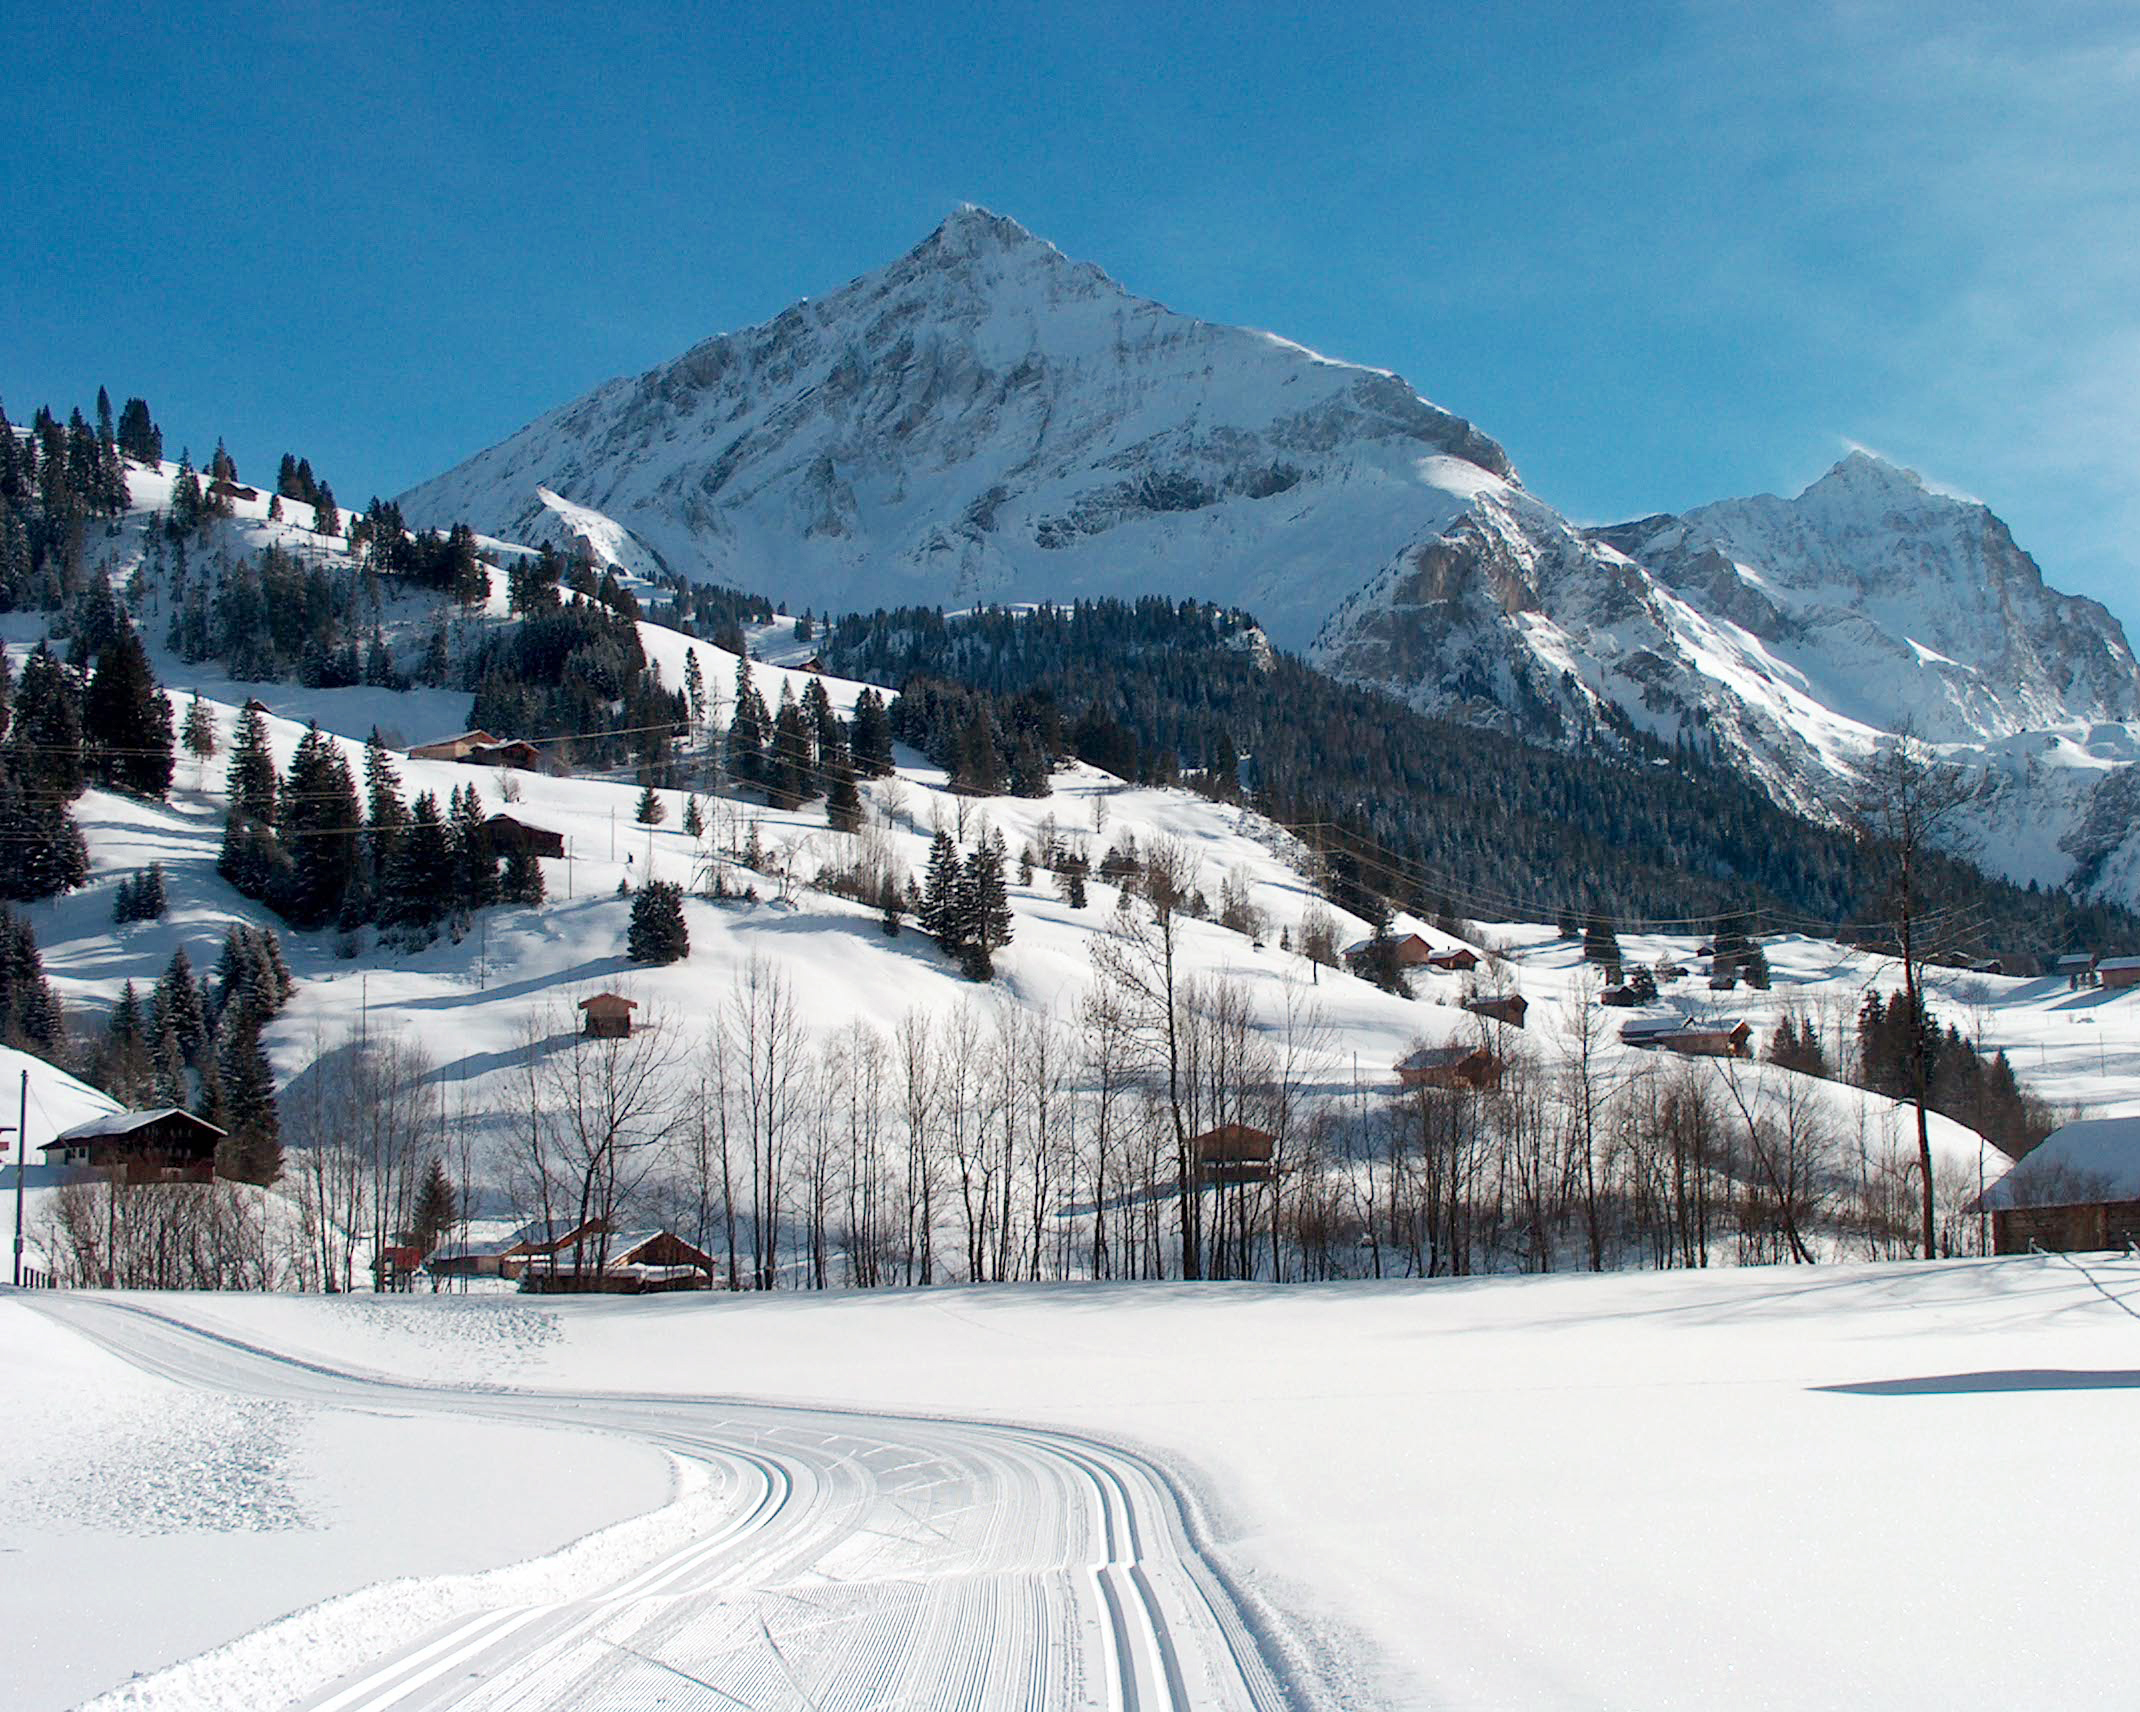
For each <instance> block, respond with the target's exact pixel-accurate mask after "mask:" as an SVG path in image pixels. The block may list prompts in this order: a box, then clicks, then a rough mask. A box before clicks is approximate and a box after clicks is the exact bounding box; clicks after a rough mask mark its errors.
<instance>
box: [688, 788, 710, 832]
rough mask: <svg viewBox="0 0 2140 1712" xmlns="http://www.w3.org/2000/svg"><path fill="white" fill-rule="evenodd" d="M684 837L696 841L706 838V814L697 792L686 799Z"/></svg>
mask: <svg viewBox="0 0 2140 1712" xmlns="http://www.w3.org/2000/svg"><path fill="white" fill-rule="evenodd" d="M684 836H685V837H687V838H694V839H696V838H704V837H705V836H706V814H705V811H704V810H703V809H701V808H700V807H699V805H698V796H697V793H695V792H694V793H692V794H691V795H689V796H686V797H685V798H684Z"/></svg>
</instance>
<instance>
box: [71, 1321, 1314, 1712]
mask: <svg viewBox="0 0 2140 1712" xmlns="http://www.w3.org/2000/svg"><path fill="white" fill-rule="evenodd" d="M34 1305H35V1306H37V1307H38V1308H40V1309H41V1310H43V1311H44V1312H46V1313H47V1314H49V1315H51V1316H52V1317H53V1318H55V1319H57V1320H59V1321H60V1322H61V1323H63V1324H65V1325H67V1326H69V1327H71V1328H72V1329H74V1330H75V1331H77V1332H79V1333H80V1334H82V1335H83V1336H86V1337H88V1338H91V1339H93V1340H94V1341H96V1342H97V1343H99V1344H101V1345H103V1346H104V1347H105V1348H107V1349H109V1350H111V1351H113V1352H114V1353H115V1354H118V1355H120V1356H121V1357H123V1358H125V1359H126V1360H129V1361H131V1362H133V1363H135V1364H136V1365H137V1366H140V1367H142V1368H145V1369H147V1370H148V1371H150V1372H152V1373H156V1374H160V1375H162V1376H164V1377H166V1378H170V1379H174V1380H177V1381H180V1382H182V1383H187V1384H192V1385H198V1386H204V1387H211V1388H216V1389H221V1390H225V1391H230V1392H235V1393H241V1394H248V1395H255V1396H267V1397H274V1398H284V1399H290V1400H300V1401H303V1402H307V1403H312V1404H320V1405H329V1406H340V1407H351V1408H370V1409H377V1408H382V1407H386V1408H393V1409H409V1410H441V1411H448V1412H452V1413H455V1414H460V1415H467V1416H475V1417H479V1418H484V1419H492V1420H499V1421H512V1422H519V1423H530V1422H533V1423H545V1424H549V1425H557V1426H569V1427H571V1428H574V1429H579V1430H592V1431H598V1432H610V1433H617V1434H623V1435H627V1436H630V1437H634V1438H638V1439H641V1440H643V1441H645V1442H647V1443H649V1444H652V1445H655V1446H658V1447H660V1448H662V1449H665V1450H668V1451H670V1452H672V1453H674V1454H675V1455H677V1456H680V1457H685V1458H690V1459H695V1460H698V1461H700V1462H703V1463H705V1464H707V1465H709V1466H710V1468H711V1469H712V1470H713V1471H714V1472H715V1474H716V1475H717V1477H719V1478H721V1479H723V1480H724V1481H726V1482H728V1483H729V1488H730V1490H732V1491H734V1492H736V1493H737V1494H738V1498H739V1502H738V1503H737V1504H736V1505H735V1506H734V1507H733V1508H732V1509H731V1511H730V1514H729V1517H728V1519H727V1521H726V1522H725V1523H724V1524H723V1525H722V1526H721V1527H720V1528H718V1529H717V1530H716V1531H714V1532H713V1533H711V1534H709V1535H707V1536H706V1537H704V1538H700V1539H696V1540H693V1541H691V1542H690V1543H689V1544H687V1545H685V1546H683V1547H682V1548H680V1549H678V1550H675V1551H673V1552H671V1553H670V1554H669V1555H667V1556H666V1557H663V1558H661V1559H659V1560H658V1561H656V1562H654V1563H651V1564H647V1565H644V1566H642V1567H640V1568H639V1569H638V1570H637V1571H636V1572H635V1573H633V1574H631V1575H629V1576H627V1577H625V1578H624V1579H622V1580H620V1581H617V1582H616V1583H614V1584H613V1585H610V1586H606V1587H590V1588H587V1589H585V1590H584V1591H582V1592H581V1593H580V1594H579V1595H578V1596H576V1597H574V1598H572V1599H570V1600H567V1601H561V1602H555V1603H542V1604H529V1605H520V1606H505V1607H501V1608H496V1609H492V1610H487V1611H483V1612H480V1613H477V1614H474V1615H472V1616H468V1617H464V1618H460V1619H456V1620H455V1621H452V1622H449V1623H446V1624H444V1625H442V1626H441V1627H440V1628H439V1629H437V1630H435V1631H433V1632H431V1633H429V1634H422V1635H404V1636H381V1637H380V1642H381V1647H380V1654H379V1656H378V1657H377V1658H375V1659H374V1660H373V1661H372V1662H371V1663H369V1664H367V1665H365V1666H364V1667H362V1668H361V1669H359V1670H358V1671H356V1672H354V1673H352V1674H351V1675H349V1676H347V1677H345V1678H343V1679H342V1680H341V1681H339V1682H337V1683H334V1684H332V1685H329V1686H328V1687H326V1688H324V1689H323V1690H321V1691H320V1692H318V1693H317V1694H315V1695H313V1696H312V1697H311V1698H309V1699H307V1700H304V1701H301V1702H299V1703H298V1704H299V1705H300V1706H303V1707H305V1708H309V1709H310V1712H386V1709H388V1708H395V1709H398V1712H418V1709H428V1708H443V1707H454V1708H462V1709H478V1708H481V1709H488V1712H505V1709H508V1708H510V1709H515V1712H528V1709H534V1708H551V1707H572V1708H585V1709H589V1712H594V1709H605V1708H616V1709H625V1708H630V1709H634V1712H636V1709H639V1708H652V1707H692V1708H698V1707H706V1708H712V1707H752V1708H761V1709H766V1712H771V1709H774V1708H782V1709H784V1708H789V1707H805V1708H812V1709H815V1712H839V1709H854V1712H860V1709H862V1708H886V1709H889V1708H893V1707H929V1708H932V1709H934V1708H945V1709H952V1708H971V1709H974V1712H981V1709H986V1708H1002V1707H1019V1708H1029V1707H1030V1708H1041V1707H1066V1708H1068V1707H1078V1708H1083V1707H1105V1708H1111V1709H1113V1708H1119V1709H1121V1712H1189V1709H1190V1708H1192V1707H1193V1708H1199V1709H1201V1708H1207V1707H1209V1708H1247V1709H1250V1712H1277V1709H1279V1708H1284V1707H1290V1706H1302V1705H1313V1704H1317V1703H1319V1702H1321V1701H1322V1700H1323V1698H1324V1697H1323V1696H1322V1695H1320V1694H1318V1693H1316V1692H1315V1691H1314V1690H1313V1689H1312V1687H1310V1686H1309V1685H1307V1684H1304V1683H1301V1682H1299V1681H1296V1680H1293V1679H1292V1678H1291V1677H1290V1675H1289V1672H1288V1668H1287V1666H1286V1665H1285V1664H1284V1663H1283V1662H1282V1661H1281V1660H1280V1659H1279V1658H1278V1656H1277V1655H1276V1652H1275V1650H1274V1649H1273V1648H1272V1647H1271V1646H1270V1645H1269V1643H1268V1637H1266V1636H1263V1635H1261V1634H1259V1632H1258V1629H1257V1627H1256V1625H1255V1624H1254V1622H1253V1620H1252V1619H1251V1618H1250V1617H1249V1616H1248V1615H1247V1613H1246V1612H1245V1610H1244V1607H1243V1605H1242V1603H1241V1602H1240V1601H1239V1600H1238V1599H1237V1598H1236V1596H1235V1595H1234V1593H1233V1591H1232V1590H1231V1589H1229V1587H1228V1586H1227V1585H1226V1583H1225V1580H1224V1578H1223V1576H1222V1574H1221V1573H1220V1572H1219V1571H1218V1569H1217V1568H1216V1567H1215V1566H1214V1565H1212V1564H1211V1563H1210V1562H1209V1561H1208V1560H1207V1559H1206V1558H1205V1557H1204V1555H1203V1554H1202V1552H1201V1551H1200V1549H1199V1547H1198V1545H1197V1543H1196V1542H1195V1541H1194V1539H1193V1538H1192V1537H1191V1533H1190V1528H1189V1525H1188V1520H1187V1516H1186V1513H1185V1510H1184V1507H1183V1505H1182V1503H1181V1500H1180V1498H1179V1496H1178V1494H1177V1492H1176V1491H1175V1489H1174V1487H1173V1485H1172V1484H1171V1483H1170V1481H1169V1480H1168V1478H1167V1476H1166V1475H1165V1474H1164V1473H1162V1472H1161V1470H1159V1469H1158V1468H1157V1467H1156V1466H1154V1465H1153V1464H1151V1463H1149V1462H1147V1461H1146V1460H1144V1459H1143V1458H1141V1457H1139V1456H1136V1455H1134V1454H1132V1453H1130V1452H1127V1451H1125V1450H1123V1449H1122V1448H1120V1447H1118V1446H1115V1445H1111V1444H1107V1443H1104V1442H1101V1441H1097V1440H1092V1439H1087V1438H1083V1437H1080V1436H1077V1435H1074V1434H1069V1433H1063V1432H1058V1431H1051V1430H1042V1429H1037V1428H1026V1427H1017V1426H1011V1425H999V1424H983V1423H975V1422H964V1421H949V1420H933V1419H923V1418H908V1417H900V1416H886V1415H869V1414H861V1413H846V1412H843V1411H838V1410H831V1409H823V1408H788V1407H775V1406H770V1405H764V1404H756V1403H739V1402H730V1401H726V1400H722V1399H716V1398H707V1397H689V1396H651V1395H650V1396H627V1395H617V1394H608V1393H600V1392H586V1393H568V1392H558V1393H544V1392H533V1391H504V1390H482V1389H476V1388H473V1387H445V1386H427V1385H415V1384H409V1383H404V1382H402V1381H398V1380H394V1379H389V1378H384V1377H379V1376H374V1375H365V1374H358V1373H352V1372H345V1371H342V1370H339V1369H335V1368H331V1367H327V1366H323V1365H319V1364H315V1363H311V1362H306V1361H302V1360H298V1359H296V1358H293V1357H290V1356H286V1355H280V1354H277V1353H275V1352H273V1351H270V1350H266V1349H262V1348H259V1347H257V1346H254V1345H250V1344H246V1343H242V1342H239V1341H237V1340H235V1339H230V1338H225V1337H221V1336H218V1335H216V1334H214V1333H210V1332H207V1331H203V1330H200V1329H197V1328H194V1327H191V1326H188V1325H185V1324H183V1323H181V1322H179V1321H177V1320H174V1319H169V1318H166V1317H164V1316H163V1315H161V1314H158V1313H156V1312H155V1311H153V1310H151V1309H147V1308H143V1307H138V1306H134V1305H130V1304H123V1303H117V1302H112V1301H108V1300H104V1301H99V1300H94V1299H91V1298H86V1297H68V1296H44V1297H40V1298H38V1299H37V1300H36V1302H35V1304H34Z"/></svg>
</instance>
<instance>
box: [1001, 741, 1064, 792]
mask: <svg viewBox="0 0 2140 1712" xmlns="http://www.w3.org/2000/svg"><path fill="white" fill-rule="evenodd" d="M1054 789H1055V786H1054V784H1053V783H1052V782H1051V781H1050V779H1049V777H1048V758H1047V756H1046V755H1045V754H1043V753H1042V752H1041V747H1040V742H1039V740H1038V739H1037V738H1036V737H1034V735H1033V734H1032V733H1031V732H1030V731H1028V732H1026V733H1025V734H1024V735H1023V736H1021V737H1020V738H1019V739H1018V743H1017V746H1016V747H1015V748H1014V749H1012V751H1011V780H1010V790H1011V795H1012V796H1014V797H1044V796H1049V795H1052V794H1053V792H1054Z"/></svg>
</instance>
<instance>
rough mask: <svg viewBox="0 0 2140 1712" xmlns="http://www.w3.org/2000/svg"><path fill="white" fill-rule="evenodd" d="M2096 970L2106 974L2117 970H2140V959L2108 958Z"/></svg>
mask: <svg viewBox="0 0 2140 1712" xmlns="http://www.w3.org/2000/svg"><path fill="white" fill-rule="evenodd" d="M2096 968H2097V969H2098V970H2099V971H2102V972H2104V973H2106V974H2107V973H2109V972H2110V971H2112V970H2115V969H2140V957H2106V958H2104V959H2103V961H2102V962H2100V963H2098V964H2097V965H2096Z"/></svg>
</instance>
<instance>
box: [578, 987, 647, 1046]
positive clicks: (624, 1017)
mask: <svg viewBox="0 0 2140 1712" xmlns="http://www.w3.org/2000/svg"><path fill="white" fill-rule="evenodd" d="M638 1008H639V1001H638V1000H637V999H627V998H625V997H623V996H622V995H621V994H618V993H597V994H595V996H594V997H593V998H591V999H582V1000H580V1009H581V1010H583V1011H585V1012H586V1013H587V1021H586V1025H585V1026H584V1027H583V1028H582V1029H581V1031H580V1032H581V1033H582V1034H584V1035H585V1036H586V1037H587V1038H588V1039H589V1040H629V1039H630V1038H631V1033H632V1012H634V1011H635V1010H637V1009H638Z"/></svg>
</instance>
